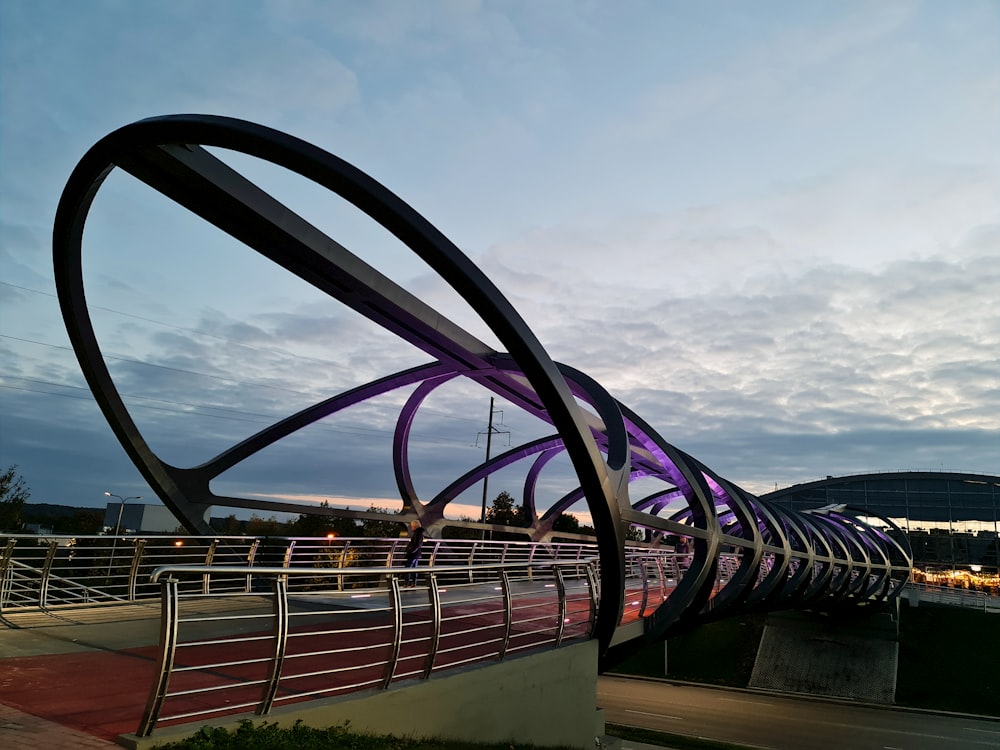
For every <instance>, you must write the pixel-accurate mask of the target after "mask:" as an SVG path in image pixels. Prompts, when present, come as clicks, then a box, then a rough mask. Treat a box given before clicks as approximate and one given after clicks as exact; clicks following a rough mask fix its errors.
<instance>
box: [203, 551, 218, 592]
mask: <svg viewBox="0 0 1000 750" xmlns="http://www.w3.org/2000/svg"><path fill="white" fill-rule="evenodd" d="M218 546H219V540H218V539H213V540H212V543H211V544H210V545H208V550H206V552H205V565H206V566H208V565H211V564H212V560H214V559H215V550H216V548H217V547H218ZM211 591H212V574H211V573H206V574H205V575H203V576H202V577H201V593H203V594H206V595H207V594H209V593H211Z"/></svg>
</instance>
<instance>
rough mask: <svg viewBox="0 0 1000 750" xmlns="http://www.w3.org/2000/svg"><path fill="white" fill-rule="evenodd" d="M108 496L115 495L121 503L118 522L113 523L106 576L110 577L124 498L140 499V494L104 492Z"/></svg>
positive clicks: (123, 509)
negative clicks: (128, 494) (122, 494)
mask: <svg viewBox="0 0 1000 750" xmlns="http://www.w3.org/2000/svg"><path fill="white" fill-rule="evenodd" d="M104 494H105V495H107V496H108V497H117V498H118V499H119V500H121V504H120V505H119V506H118V523H116V524H115V535H114V536H113V537H111V559H110V560H108V577H109V578H110V577H111V568H112V567H113V566H114V564H115V546H116V545H117V544H118V533H119V532H120V531H121V528H122V513H124V512H125V501H126V500H142V495H131V496H130V497H122V496H121V495H116V494H115V493H114V492H105V493H104Z"/></svg>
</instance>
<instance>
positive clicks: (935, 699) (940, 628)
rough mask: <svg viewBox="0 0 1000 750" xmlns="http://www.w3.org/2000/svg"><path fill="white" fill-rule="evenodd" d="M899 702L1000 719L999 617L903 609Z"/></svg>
mask: <svg viewBox="0 0 1000 750" xmlns="http://www.w3.org/2000/svg"><path fill="white" fill-rule="evenodd" d="M900 614H901V617H900V621H899V626H900V627H899V630H900V633H899V635H900V643H899V667H898V669H897V672H896V703H897V704H899V705H901V706H911V707H914V708H930V709H936V710H939V711H957V712H960V713H973V714H985V715H988V716H1000V638H998V637H997V635H998V633H1000V616H997V615H995V614H988V613H986V612H977V611H976V610H971V609H958V608H955V607H934V606H927V605H926V604H924V605H921V606H919V607H908V606H906V605H905V604H904V606H903V607H902V610H901V613H900Z"/></svg>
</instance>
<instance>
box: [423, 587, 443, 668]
mask: <svg viewBox="0 0 1000 750" xmlns="http://www.w3.org/2000/svg"><path fill="white" fill-rule="evenodd" d="M427 580H428V584H429V585H428V589H427V596H428V599H429V601H430V606H431V642H430V647H429V648H428V651H427V658H426V659H425V660H424V672H423V674H422V675H420V677H421V679H424V680H426V679H427V678H428V677H430V676H431V672H433V671H434V660H435V659H436V658H437V652H438V648H439V647H440V645H441V589H440V588H439V587H438V581H437V573H435V572H434V571H433V570H431V571H430V572H428V574H427Z"/></svg>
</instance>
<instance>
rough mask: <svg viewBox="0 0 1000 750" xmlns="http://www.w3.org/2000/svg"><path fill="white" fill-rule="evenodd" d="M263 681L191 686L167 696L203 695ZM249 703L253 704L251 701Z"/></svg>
mask: <svg viewBox="0 0 1000 750" xmlns="http://www.w3.org/2000/svg"><path fill="white" fill-rule="evenodd" d="M178 671H179V670H178ZM234 679H235V678H234ZM265 682H266V680H241V681H240V682H232V683H228V684H225V685H208V686H206V687H200V688H191V689H190V690H178V691H177V692H174V693H167V698H184V697H187V696H189V695H205V694H206V693H218V692H221V691H223V690H238V689H240V688H245V687H253V686H254V685H263V684H264V683H265ZM250 705H255V704H253V703H252V704H250ZM227 708H228V706H227Z"/></svg>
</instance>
